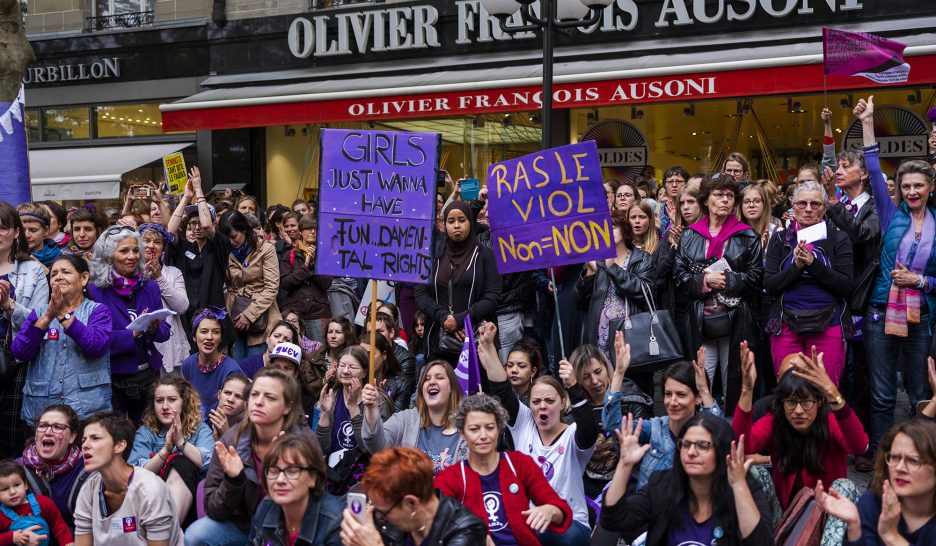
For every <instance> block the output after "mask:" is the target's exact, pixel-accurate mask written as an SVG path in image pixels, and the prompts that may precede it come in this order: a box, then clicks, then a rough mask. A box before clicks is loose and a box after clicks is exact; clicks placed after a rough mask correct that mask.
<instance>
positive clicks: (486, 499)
mask: <svg viewBox="0 0 936 546" xmlns="http://www.w3.org/2000/svg"><path fill="white" fill-rule="evenodd" d="M499 473H500V471H499V469H498V468H495V469H494V472H491V473H490V474H488V475H487V476H481V496H482V504H483V505H484V511H485V512H487V525H488V533H489V534H490V535H491V538H492V539H494V544H497V546H519V543H518V542H517V537H515V536H514V534H513V531H511V530H510V525H509V524H508V522H507V512H506V511H505V510H504V502H503V501H504V499H503V497H502V496H501V488H500V479H499V478H498V474H499ZM508 494H509V493H508Z"/></svg>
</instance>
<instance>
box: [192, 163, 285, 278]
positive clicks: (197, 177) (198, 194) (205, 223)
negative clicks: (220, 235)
mask: <svg viewBox="0 0 936 546" xmlns="http://www.w3.org/2000/svg"><path fill="white" fill-rule="evenodd" d="M189 180H190V181H191V182H192V191H193V192H194V193H195V203H196V204H197V205H198V223H200V224H201V227H202V229H203V230H205V237H207V238H208V239H214V235H215V226H214V221H212V219H211V211H210V210H208V200H207V199H205V191H204V190H203V189H202V179H201V171H199V170H198V167H192V170H191V171H189ZM277 283H279V278H278V276H277Z"/></svg>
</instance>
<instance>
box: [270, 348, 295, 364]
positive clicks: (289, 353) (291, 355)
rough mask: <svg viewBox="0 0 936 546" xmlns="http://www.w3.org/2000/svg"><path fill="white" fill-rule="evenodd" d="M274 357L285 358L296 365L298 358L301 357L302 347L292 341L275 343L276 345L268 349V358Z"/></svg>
mask: <svg viewBox="0 0 936 546" xmlns="http://www.w3.org/2000/svg"><path fill="white" fill-rule="evenodd" d="M274 358H285V359H287V360H291V361H292V362H293V363H294V364H295V365H296V366H298V365H299V360H301V359H302V349H300V348H299V346H298V345H296V344H294V343H285V342H284V343H277V344H276V347H273V350H272V351H270V360H273V359H274Z"/></svg>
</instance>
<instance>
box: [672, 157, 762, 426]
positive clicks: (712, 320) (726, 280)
mask: <svg viewBox="0 0 936 546" xmlns="http://www.w3.org/2000/svg"><path fill="white" fill-rule="evenodd" d="M738 194H739V191H738V183H737V181H736V180H735V179H734V178H733V177H731V176H729V175H727V174H725V173H716V174H713V175H711V176H708V177H705V178H704V179H703V180H702V184H701V186H700V187H699V203H700V205H701V207H702V218H701V219H700V220H699V221H698V222H696V223H694V224H692V225H690V226H689V227H688V228H687V229H686V230H685V231H684V232H683V234H682V236H681V237H680V241H679V249H678V250H677V253H676V264H675V277H676V289H677V290H679V291H680V292H681V293H682V294H683V296H684V297H686V299H688V300H689V301H690V302H691V304H690V308H689V312H688V314H687V319H688V320H687V323H688V324H686V325H685V326H686V328H685V330H684V331H686V332H688V334H689V336H690V339H691V342H690V350H692V351H695V350H697V349H698V348H699V347H700V346H702V347H704V348H705V371H706V373H707V374H708V378H709V382H710V383H711V384H712V385H713V386H714V385H715V372H716V371H717V370H718V369H719V368H720V369H721V373H720V379H721V381H720V383H721V392H722V394H723V395H724V397H725V409H726V411H727V413H729V414H730V413H732V412H733V411H734V406H735V404H736V403H737V400H738V391H739V390H740V384H741V377H740V373H739V372H740V368H741V366H740V364H739V362H740V360H739V355H738V347H739V346H740V345H739V344H740V343H741V340H742V339H748V338H750V337H752V336H753V332H750V331H749V330H750V329H751V327H752V325H753V324H754V320H753V315H752V312H751V304H752V303H753V302H755V301H756V298H757V296H758V295H759V294H760V293H761V277H762V276H763V273H764V262H763V255H762V251H761V242H760V235H759V234H757V233H755V232H754V230H753V229H751V227H750V226H748V225H747V224H745V223H743V222H741V221H740V220H738V218H737V217H736V216H735V215H734V210H735V204H736V203H737V201H738Z"/></svg>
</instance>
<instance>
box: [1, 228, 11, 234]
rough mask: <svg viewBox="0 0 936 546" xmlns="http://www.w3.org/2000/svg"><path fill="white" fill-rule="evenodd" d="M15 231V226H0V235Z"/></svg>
mask: <svg viewBox="0 0 936 546" xmlns="http://www.w3.org/2000/svg"><path fill="white" fill-rule="evenodd" d="M11 231H13V226H0V235H9V234H10V232H11Z"/></svg>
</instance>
